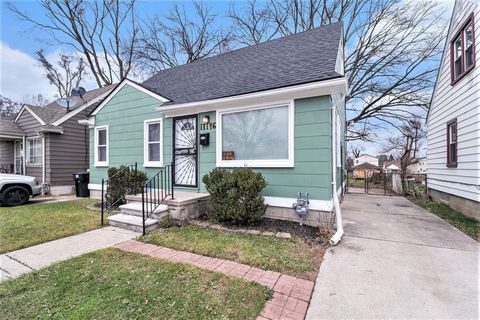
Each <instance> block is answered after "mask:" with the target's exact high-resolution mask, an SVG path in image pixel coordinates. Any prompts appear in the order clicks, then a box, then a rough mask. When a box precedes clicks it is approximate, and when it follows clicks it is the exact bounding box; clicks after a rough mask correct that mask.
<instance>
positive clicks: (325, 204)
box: [263, 196, 333, 212]
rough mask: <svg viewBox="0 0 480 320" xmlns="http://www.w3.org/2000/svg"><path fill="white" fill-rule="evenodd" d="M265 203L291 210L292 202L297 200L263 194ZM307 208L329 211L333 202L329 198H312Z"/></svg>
mask: <svg viewBox="0 0 480 320" xmlns="http://www.w3.org/2000/svg"><path fill="white" fill-rule="evenodd" d="M263 198H264V199H265V203H266V204H268V205H269V206H272V207H282V208H291V209H292V210H293V204H294V203H296V202H297V199H296V198H283V197H268V196H264V197H263ZM309 201H310V204H309V208H310V209H312V210H320V211H328V212H331V211H332V209H333V204H332V201H331V200H312V199H310V200H309Z"/></svg>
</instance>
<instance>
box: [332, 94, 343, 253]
mask: <svg viewBox="0 0 480 320" xmlns="http://www.w3.org/2000/svg"><path fill="white" fill-rule="evenodd" d="M340 101H342V100H340ZM336 105H337V104H336V103H335V104H333V103H332V131H331V132H332V197H333V210H335V220H336V222H337V232H335V234H334V235H333V237H332V238H331V239H330V244H331V245H333V246H334V245H336V244H337V243H338V242H340V240H341V239H342V236H343V223H342V211H341V210H340V201H339V200H338V195H337V152H336V150H337V148H336V147H337V146H336V141H335V140H336V139H335V137H336V125H335V123H336V120H337V119H336V117H335V115H336Z"/></svg>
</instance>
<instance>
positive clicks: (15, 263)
mask: <svg viewBox="0 0 480 320" xmlns="http://www.w3.org/2000/svg"><path fill="white" fill-rule="evenodd" d="M139 235H140V234H139V233H136V232H132V231H128V230H124V229H119V228H113V227H105V228H102V229H97V230H93V231H88V232H85V233H81V234H78V235H74V236H70V237H66V238H62V239H58V240H53V241H49V242H46V243H42V244H39V245H36V246H32V247H28V248H25V249H20V250H17V251H12V252H8V253H4V254H2V255H0V281H5V280H8V279H11V278H16V277H18V276H19V275H21V274H24V273H26V272H31V271H33V270H38V269H41V268H45V267H47V266H49V265H51V264H53V263H55V262H59V261H63V260H67V259H70V258H73V257H76V256H80V255H82V254H84V253H88V252H92V251H95V250H99V249H103V248H107V247H111V246H114V245H116V244H118V243H121V242H124V241H127V240H130V239H134V238H136V237H137V236H139Z"/></svg>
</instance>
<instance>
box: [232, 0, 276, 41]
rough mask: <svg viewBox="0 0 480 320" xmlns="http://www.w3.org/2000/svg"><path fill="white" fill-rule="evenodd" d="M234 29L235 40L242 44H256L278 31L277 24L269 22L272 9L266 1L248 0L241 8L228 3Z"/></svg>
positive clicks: (266, 39)
mask: <svg viewBox="0 0 480 320" xmlns="http://www.w3.org/2000/svg"><path fill="white" fill-rule="evenodd" d="M228 16H229V17H230V19H232V21H233V24H234V26H235V29H236V36H235V38H236V40H237V41H238V42H239V43H241V44H243V45H252V44H258V43H261V42H264V41H268V40H270V39H272V38H273V37H274V36H275V35H276V34H277V33H278V31H279V30H278V28H279V27H278V25H277V27H275V26H274V25H272V23H271V19H272V11H271V10H270V8H269V7H268V3H264V4H258V2H257V1H256V0H249V1H248V2H247V3H246V4H244V6H243V7H242V8H241V9H237V7H236V6H235V5H234V4H231V5H230V10H229V13H228Z"/></svg>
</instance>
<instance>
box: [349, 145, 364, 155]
mask: <svg viewBox="0 0 480 320" xmlns="http://www.w3.org/2000/svg"><path fill="white" fill-rule="evenodd" d="M363 150H364V149H363V148H362V147H361V146H353V145H352V146H350V153H351V154H352V155H353V157H354V158H358V157H360V155H361V154H362V151H363Z"/></svg>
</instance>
